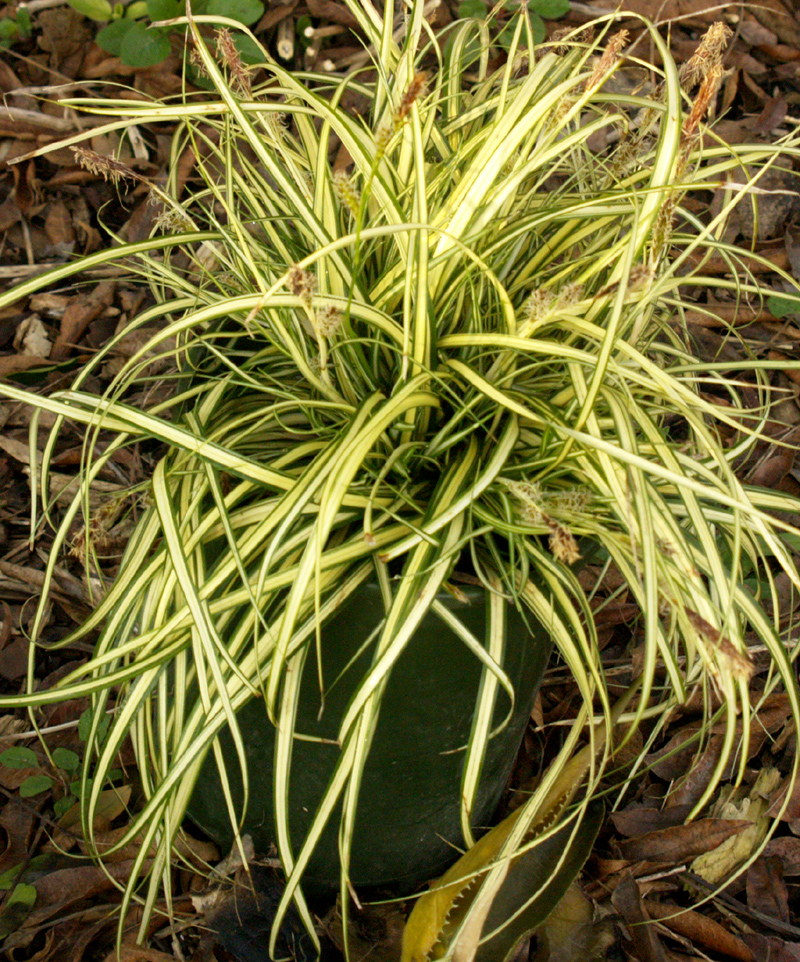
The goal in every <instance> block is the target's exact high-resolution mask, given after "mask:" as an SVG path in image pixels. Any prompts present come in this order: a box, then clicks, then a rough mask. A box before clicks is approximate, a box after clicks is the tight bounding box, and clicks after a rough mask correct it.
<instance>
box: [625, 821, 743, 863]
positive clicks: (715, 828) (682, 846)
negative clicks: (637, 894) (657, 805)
mask: <svg viewBox="0 0 800 962" xmlns="http://www.w3.org/2000/svg"><path fill="white" fill-rule="evenodd" d="M751 824H752V823H751V822H750V821H747V820H733V819H726V818H701V819H699V820H698V821H696V822H690V823H689V824H688V825H675V826H673V827H672V828H663V829H661V830H660V831H657V832H649V833H648V834H647V835H642V836H640V837H639V838H633V839H628V840H626V841H623V842H620V843H619V847H620V849H621V851H622V854H623V855H624V856H625V858H628V859H630V860H631V861H634V862H639V861H641V860H642V859H650V860H651V861H653V860H656V861H660V862H672V863H675V864H679V863H680V862H684V861H686V859H689V858H694V857H695V856H697V855H702V854H703V853H704V852H710V851H711V850H712V849H715V848H717V847H718V846H719V845H721V844H722V842H724V841H725V840H726V839H728V838H730V837H731V836H732V835H736V834H738V833H739V832H741V831H743V830H744V829H746V828H748V827H750V826H751Z"/></svg>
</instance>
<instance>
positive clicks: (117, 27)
mask: <svg viewBox="0 0 800 962" xmlns="http://www.w3.org/2000/svg"><path fill="white" fill-rule="evenodd" d="M68 2H69V5H70V6H71V7H72V8H73V9H74V10H77V11H78V13H82V14H83V15H84V17H88V18H89V19H90V20H95V21H97V22H99V23H103V22H106V21H107V23H106V26H105V27H102V28H101V29H100V30H99V31H98V33H97V36H96V37H95V41H96V42H97V44H98V46H100V47H102V48H103V50H105V51H107V52H108V53H110V54H111V55H112V56H114V57H119V58H120V60H122V62H123V63H124V64H127V65H128V66H129V67H153V66H155V65H156V64H158V63H161V61H162V60H164V59H166V58H167V57H168V56H169V53H170V51H171V50H172V44H171V42H170V35H171V34H174V33H176V31H175V30H173V28H171V27H154V26H152V24H154V23H159V22H161V21H163V20H172V19H174V18H175V17H182V16H184V15H185V14H186V0H133V2H131V3H128V4H127V5H124V4H122V3H115V4H114V5H113V6H112V5H111V3H109V0H68ZM192 13H193V14H195V15H196V16H217V17H223V16H224V17H228V18H230V19H231V20H237V21H238V22H239V23H242V24H244V25H245V26H247V27H249V26H251V25H252V24H254V23H255V22H256V21H257V20H259V19H260V17H261V15H262V14H263V13H264V4H263V3H261V0H196V2H195V3H193V4H192ZM234 42H235V43H236V46H237V47H238V49H239V54H240V56H241V57H242V59H243V60H244V61H245V63H258V62H260V61H261V60H263V54H261V52H260V51H259V49H258V47H257V45H256V44H255V43H253V41H252V40H251V39H250V37H246V36H244V35H238V36H237V37H235V38H234Z"/></svg>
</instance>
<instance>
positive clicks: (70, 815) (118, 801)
mask: <svg viewBox="0 0 800 962" xmlns="http://www.w3.org/2000/svg"><path fill="white" fill-rule="evenodd" d="M130 800H131V786H130V785H122V786H120V787H119V788H107V789H105V791H102V792H101V793H100V797H99V798H98V800H97V807H96V809H95V819H94V830H95V832H98V833H104V832H106V831H107V829H108V826H109V825H110V824H111V822H113V821H114V819H115V818H118V817H119V816H120V815H121V814H122V813H123V812H124V811H125V809H126V808H127V807H128V803H129V802H130ZM58 827H59V828H60V829H63V830H64V831H66V832H76V833H78V834H79V835H81V836H82V835H83V828H82V825H81V805H80V802H76V803H75V804H74V805H73V806H72V808H70V809H68V810H67V811H66V812H65V813H64V814H63V815H62V816H61V818H60V819H59V820H58Z"/></svg>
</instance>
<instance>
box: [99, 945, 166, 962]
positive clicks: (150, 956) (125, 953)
mask: <svg viewBox="0 0 800 962" xmlns="http://www.w3.org/2000/svg"><path fill="white" fill-rule="evenodd" d="M104 962H176V959H175V956H174V955H167V953H166V952H159V951H158V949H149V948H147V947H146V946H144V945H131V944H129V943H126V944H125V945H123V946H121V948H120V951H119V954H117V950H116V949H115V950H114V951H113V952H110V953H109V954H108V955H107V956H106V958H105V960H104Z"/></svg>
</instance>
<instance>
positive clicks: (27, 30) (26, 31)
mask: <svg viewBox="0 0 800 962" xmlns="http://www.w3.org/2000/svg"><path fill="white" fill-rule="evenodd" d="M17 26H18V27H19V32H20V36H22V37H25V38H26V39H27V38H28V37H30V35H31V14H30V11H29V10H28V8H27V7H17Z"/></svg>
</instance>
